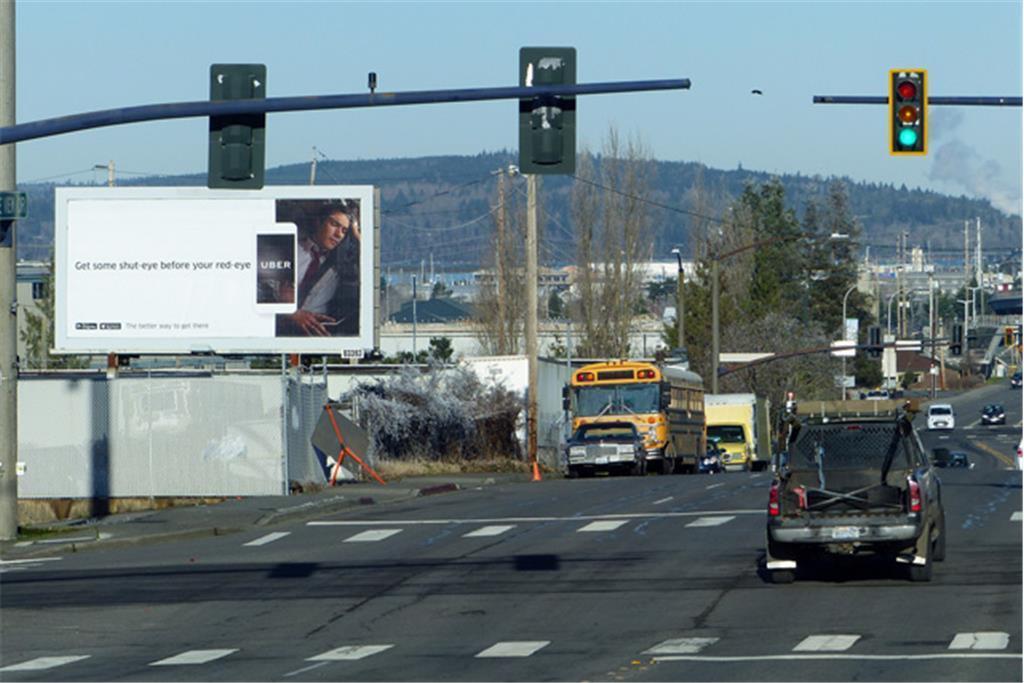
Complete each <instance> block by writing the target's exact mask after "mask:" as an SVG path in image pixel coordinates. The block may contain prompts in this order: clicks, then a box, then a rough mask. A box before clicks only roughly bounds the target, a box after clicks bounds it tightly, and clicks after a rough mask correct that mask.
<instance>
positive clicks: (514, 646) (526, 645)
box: [474, 640, 551, 657]
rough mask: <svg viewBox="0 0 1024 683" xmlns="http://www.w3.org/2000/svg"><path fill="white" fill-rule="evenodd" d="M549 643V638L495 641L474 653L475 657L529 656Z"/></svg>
mask: <svg viewBox="0 0 1024 683" xmlns="http://www.w3.org/2000/svg"><path fill="white" fill-rule="evenodd" d="M550 644H551V641H550V640H508V641H505V642H501V643H495V644H494V645H491V646H490V647H489V648H487V649H486V650H483V651H481V652H478V653H476V655H474V656H476V657H529V656H530V655H532V654H533V653H535V652H536V651H537V650H540V649H541V648H544V647H547V646H548V645H550Z"/></svg>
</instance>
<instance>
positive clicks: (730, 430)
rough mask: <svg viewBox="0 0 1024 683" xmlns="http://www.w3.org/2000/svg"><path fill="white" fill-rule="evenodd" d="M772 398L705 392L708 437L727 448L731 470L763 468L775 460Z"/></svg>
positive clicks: (726, 461)
mask: <svg viewBox="0 0 1024 683" xmlns="http://www.w3.org/2000/svg"><path fill="white" fill-rule="evenodd" d="M768 406H769V404H768V399H766V398H762V397H760V396H755V395H754V394H705V395H704V417H705V420H706V423H707V434H708V441H709V442H711V441H717V444H718V447H719V448H721V449H723V450H724V451H725V452H724V453H723V455H722V462H723V464H724V465H725V469H727V470H747V471H750V470H763V469H767V468H768V466H769V464H770V463H771V457H772V445H771V430H770V426H769V418H768Z"/></svg>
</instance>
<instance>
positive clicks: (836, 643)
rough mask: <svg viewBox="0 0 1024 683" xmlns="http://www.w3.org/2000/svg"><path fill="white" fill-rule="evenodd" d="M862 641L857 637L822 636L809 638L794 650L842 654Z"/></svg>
mask: <svg viewBox="0 0 1024 683" xmlns="http://www.w3.org/2000/svg"><path fill="white" fill-rule="evenodd" d="M858 640H860V636H855V635H846V636H844V635H821V636H807V637H806V638H804V639H803V640H801V641H800V643H799V644H798V645H797V646H796V647H794V648H793V652H842V651H843V650H849V649H850V648H851V647H853V644H854V643H856V642H857V641H858Z"/></svg>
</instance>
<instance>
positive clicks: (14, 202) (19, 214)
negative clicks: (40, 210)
mask: <svg viewBox="0 0 1024 683" xmlns="http://www.w3.org/2000/svg"><path fill="white" fill-rule="evenodd" d="M19 218H28V195H27V194H26V193H24V192H0V220H4V221H13V220H17V219H19Z"/></svg>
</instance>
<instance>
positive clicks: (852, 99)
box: [813, 95, 1022, 107]
mask: <svg viewBox="0 0 1024 683" xmlns="http://www.w3.org/2000/svg"><path fill="white" fill-rule="evenodd" d="M1021 99H1022V98H1020V97H970V96H968V97H934V96H931V95H929V96H928V105H929V106H934V105H943V104H946V105H957V106H961V107H963V106H976V107H979V106H980V107H1019V106H1021ZM813 102H814V104H889V98H888V97H875V96H860V95H815V96H814V100H813Z"/></svg>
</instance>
